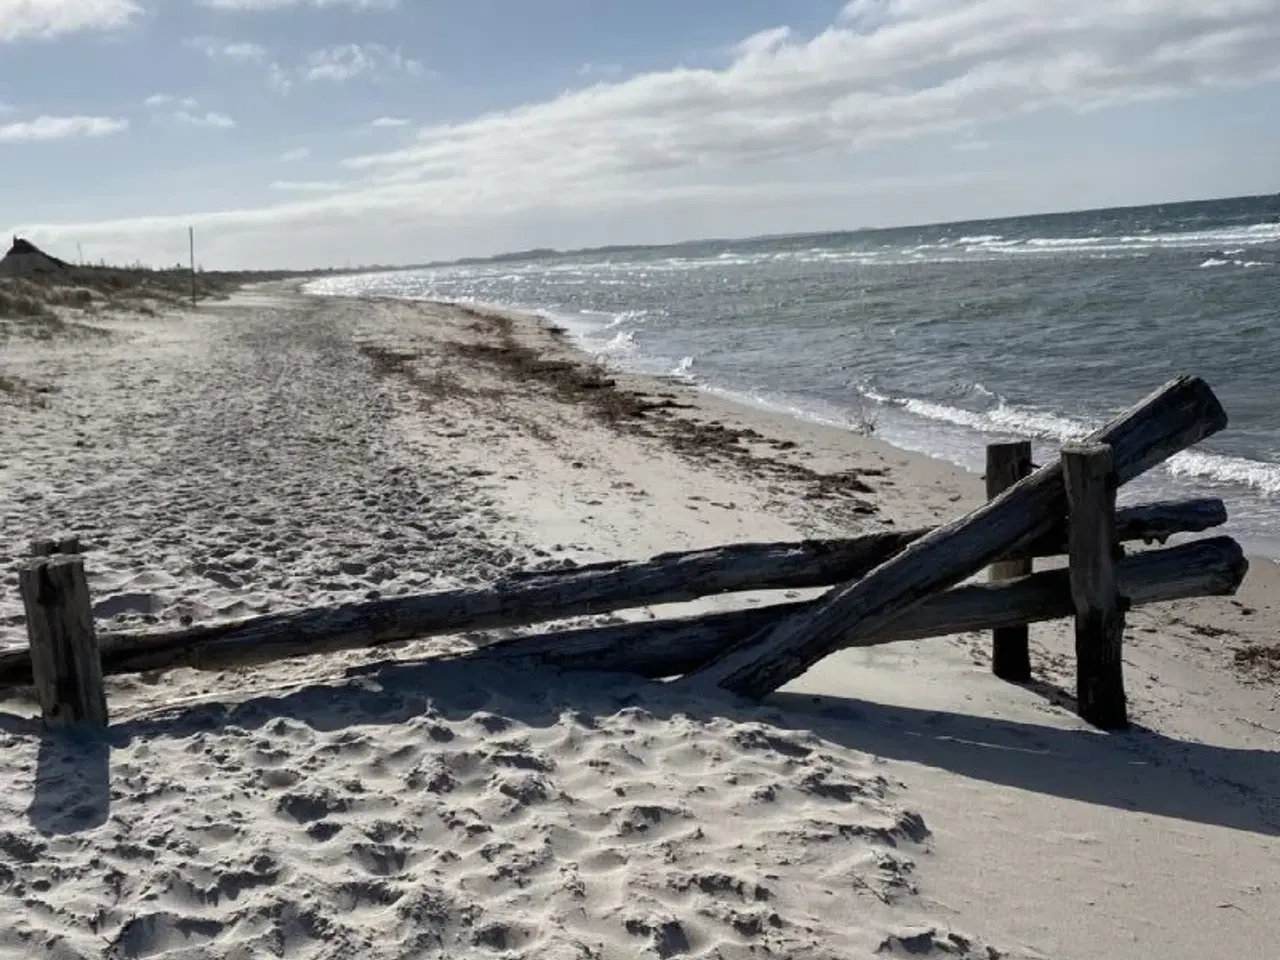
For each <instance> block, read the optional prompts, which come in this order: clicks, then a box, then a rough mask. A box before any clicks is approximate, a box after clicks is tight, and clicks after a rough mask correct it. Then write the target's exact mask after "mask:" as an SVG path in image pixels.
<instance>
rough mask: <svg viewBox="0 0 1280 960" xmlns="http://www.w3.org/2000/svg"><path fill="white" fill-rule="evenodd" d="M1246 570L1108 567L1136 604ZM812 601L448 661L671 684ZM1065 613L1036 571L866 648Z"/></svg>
mask: <svg viewBox="0 0 1280 960" xmlns="http://www.w3.org/2000/svg"><path fill="white" fill-rule="evenodd" d="M1248 569H1249V562H1248V560H1246V559H1245V556H1244V553H1243V551H1242V550H1241V549H1240V545H1239V544H1238V543H1236V542H1235V541H1234V540H1232V539H1231V538H1230V537H1213V538H1210V539H1206V540H1198V541H1195V542H1193V543H1186V544H1182V545H1180V546H1177V547H1166V548H1164V549H1160V550H1148V551H1144V552H1142V553H1138V554H1135V555H1133V556H1131V557H1126V558H1125V559H1123V560H1121V561H1120V562H1119V563H1117V564H1116V577H1117V582H1118V584H1119V589H1120V592H1121V594H1122V595H1123V596H1124V598H1125V600H1126V601H1127V602H1129V603H1130V604H1132V605H1133V606H1143V605H1146V604H1152V603H1168V602H1170V601H1174V600H1186V599H1189V598H1192V597H1210V596H1229V595H1231V594H1233V593H1235V592H1236V590H1237V589H1239V587H1240V584H1241V583H1242V582H1243V580H1244V577H1245V574H1246V573H1247V572H1248ZM820 602H821V601H820V600H807V601H800V602H795V603H783V604H773V605H770V606H763V607H752V608H749V609H745V610H733V611H729V612H726V613H713V614H704V615H702V616H697V617H682V618H678V619H675V618H673V619H668V620H645V621H640V622H630V623H620V624H613V625H610V626H605V627H588V628H583V629H576V630H560V631H555V632H552V633H544V634H538V635H534V636H524V637H515V638H512V639H508V640H499V641H497V642H496V643H492V644H489V645H487V646H484V647H481V648H480V649H478V650H475V651H469V652H468V653H466V654H462V655H461V656H460V657H457V658H451V659H465V660H478V661H486V662H488V661H498V662H518V661H521V660H530V661H535V662H537V663H540V664H544V665H548V666H554V667H560V668H563V669H573V670H606V671H615V672H619V673H636V674H640V675H641V676H645V677H650V678H658V677H674V676H679V675H681V674H685V673H689V672H690V671H693V670H695V669H697V667H698V666H700V665H701V664H703V663H706V662H708V661H710V660H712V659H714V658H715V656H716V655H717V654H718V653H719V652H720V651H722V650H725V649H727V648H728V647H730V646H732V645H733V644H734V643H737V642H738V641H740V640H742V639H744V638H746V637H750V636H752V635H753V634H755V633H757V632H759V631H760V630H762V629H765V628H767V627H769V626H772V625H774V624H777V623H781V622H783V621H785V620H786V619H787V618H789V617H791V616H794V615H796V614H800V613H803V612H805V611H808V610H812V609H813V608H814V607H816V606H817V605H818V604H819V603H820ZM1074 609H1075V608H1074V605H1073V602H1072V598H1071V583H1070V573H1069V571H1068V570H1066V569H1058V570H1045V571H1042V572H1040V573H1034V574H1032V575H1030V576H1028V577H1024V578H1022V579H1019V580H1009V581H1003V582H997V583H982V584H972V585H966V586H962V587H954V588H952V589H951V590H946V591H944V592H942V593H939V594H934V595H933V596H931V597H929V598H928V599H927V600H925V601H923V602H922V603H920V604H918V605H917V606H915V607H912V608H911V609H910V610H909V611H907V612H906V613H904V614H903V615H902V616H901V617H899V618H898V619H897V620H894V621H893V622H892V623H890V624H888V625H887V626H885V628H884V629H883V630H882V631H880V632H878V633H876V634H875V635H874V636H873V637H872V638H871V641H870V644H868V645H879V644H886V643H897V642H899V641H903V640H923V639H926V638H928V637H940V636H949V635H951V634H956V633H967V632H972V631H977V630H993V629H996V628H998V627H1008V626H1015V625H1018V624H1024V623H1038V622H1041V621H1045V620H1060V619H1063V618H1066V617H1070V616H1071V615H1072V614H1073V612H1074ZM371 668H372V669H376V668H377V665H376V664H374V665H371Z"/></svg>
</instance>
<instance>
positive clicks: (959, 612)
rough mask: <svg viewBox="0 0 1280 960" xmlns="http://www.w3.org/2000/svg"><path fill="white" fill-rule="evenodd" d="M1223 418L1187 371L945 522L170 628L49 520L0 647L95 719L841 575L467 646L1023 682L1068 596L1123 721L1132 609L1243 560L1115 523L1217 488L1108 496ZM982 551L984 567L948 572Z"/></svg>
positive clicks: (1223, 588)
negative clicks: (428, 649) (1044, 630)
mask: <svg viewBox="0 0 1280 960" xmlns="http://www.w3.org/2000/svg"><path fill="white" fill-rule="evenodd" d="M1225 425H1226V414H1225V413H1224V412H1223V410H1222V407H1221V405H1220V404H1219V403H1218V401H1217V398H1216V397H1214V395H1213V392H1212V391H1211V390H1210V389H1209V387H1208V386H1207V385H1206V384H1205V383H1204V382H1203V381H1201V380H1199V379H1196V378H1179V379H1177V380H1174V381H1171V382H1170V383H1168V384H1166V385H1165V386H1164V387H1162V388H1161V389H1159V390H1157V391H1155V392H1154V393H1152V394H1151V395H1150V396H1149V397H1147V398H1146V399H1145V400H1143V401H1142V402H1141V403H1139V404H1137V405H1135V406H1134V407H1132V408H1131V409H1130V410H1128V411H1126V412H1125V413H1124V414H1122V415H1121V416H1119V417H1117V418H1116V419H1115V420H1113V421H1112V422H1111V423H1109V424H1107V425H1106V426H1105V427H1102V428H1101V429H1099V430H1097V431H1095V432H1094V433H1093V434H1092V435H1090V436H1089V437H1088V438H1086V439H1085V440H1084V441H1083V442H1081V443H1077V444H1068V445H1067V446H1065V447H1064V448H1063V449H1062V453H1061V457H1060V458H1059V459H1057V460H1055V462H1053V463H1050V464H1047V465H1045V466H1042V467H1040V468H1038V469H1036V468H1034V467H1033V465H1032V463H1031V456H1030V446H1029V444H1025V443H1019V444H996V445H993V446H992V447H990V448H988V460H987V490H988V496H989V500H988V502H987V503H986V504H985V505H983V506H982V507H980V508H979V509H977V510H975V511H973V512H971V513H969V514H967V515H966V516H964V517H961V518H959V519H957V520H955V521H953V522H951V523H948V524H945V525H943V526H939V527H931V528H924V529H918V530H909V531H892V532H882V533H873V534H867V535H864V536H858V537H850V538H842V539H830V540H806V541H801V542H786V543H758V544H737V545H732V546H725V547H718V548H714V549H710V550H697V551H685V552H680V553H670V554H663V555H661V556H658V557H654V558H652V559H650V560H646V561H638V562H613V563H601V564H594V565H591V566H584V567H578V568H575V569H572V570H564V571H555V572H537V573H527V574H519V575H515V576H512V577H509V578H508V579H506V580H504V581H502V582H500V583H497V584H493V585H491V586H487V587H482V588H473V589H463V590H453V591H444V592H437V593H430V594H423V595H418V596H411V597H397V598H392V599H383V600H375V601H367V602H360V603H346V604H336V605H331V606H325V607H316V608H310V609H305V610H298V611H291V612H286V613H278V614H267V615H263V616H259V617H253V618H250V619H246V620H240V621H236V622H231V623H219V624H212V625H205V626H193V627H187V628H183V629H179V630H149V631H143V632H109V633H103V634H101V635H98V634H97V633H96V632H95V630H94V625H93V618H92V614H91V607H90V600H89V590H88V586H87V583H86V579H85V572H84V563H83V558H82V556H81V555H80V544H79V543H78V541H76V540H74V539H71V540H65V541H60V542H54V541H43V542H40V543H37V544H33V550H32V552H33V554H34V558H33V559H32V560H31V562H30V563H29V564H28V565H27V566H26V567H25V568H24V570H23V571H22V574H21V578H20V582H21V590H22V596H23V601H24V605H25V609H26V614H27V624H28V634H29V637H30V648H29V649H27V650H10V651H4V652H0V687H4V686H13V685H19V684H33V685H34V686H35V689H36V694H37V697H38V700H39V702H40V705H41V709H42V712H43V715H44V718H45V720H46V722H48V723H50V724H55V725H61V724H73V723H87V724H91V725H97V726H103V725H105V724H106V723H107V704H106V697H105V694H104V692H103V676H104V675H111V674H122V673H136V672H140V671H148V670H159V669H166V668H173V667H194V668H199V669H222V668H228V667H244V666H250V665H254V664H260V663H265V662H269V661H274V660H280V659H285V658H290V657H297V656H305V655H313V654H320V653H327V652H333V651H338V650H349V649H356V648H366V647H376V646H381V645H386V644H392V643H399V642H402V641H406V640H412V639H418V638H423V637H428V636H432V635H439V634H447V633H456V632H459V631H463V630H467V631H476V630H492V629H497V628H504V627H519V626H529V625H532V624H536V623H545V622H551V621H557V620H563V619H565V618H568V617H574V616H582V615H591V614H602V613H609V612H613V611H617V610H624V609H629V608H637V607H642V606H653V605H657V604H664V603H674V602H680V601H688V600H694V599H698V598H700V597H705V596H709V595H713V594H723V593H730V592H738V591H746V590H751V591H757V590H771V589H796V588H806V587H831V588H832V589H830V590H829V591H828V592H827V593H826V594H825V595H823V596H822V597H820V598H818V599H816V600H811V601H803V602H798V603H781V604H775V605H770V606H764V607H756V608H751V609H746V610H735V611H730V612H725V613H715V614H705V615H702V616H694V617H683V618H668V619H665V620H657V621H646V622H642V623H624V624H615V625H610V626H604V627H598V626H597V627H586V628H579V629H573V630H561V631H556V632H552V633H543V634H538V635H532V636H521V637H516V638H513V639H507V640H502V641H498V642H495V643H492V644H490V645H487V646H483V647H480V648H478V649H476V650H474V651H471V652H468V653H466V654H463V655H461V659H466V660H474V661H477V662H493V661H503V662H529V661H536V662H539V663H544V664H548V665H551V666H555V667H559V668H562V669H588V670H609V671H626V672H632V673H636V674H639V675H642V676H645V677H650V678H671V677H679V678H681V679H680V680H679V681H677V682H679V683H683V684H688V685H694V686H698V685H714V686H717V687H720V688H723V689H724V690H727V691H731V692H734V693H738V694H741V695H745V696H749V697H755V698H759V697H763V696H765V695H766V694H768V693H770V692H772V691H773V690H776V689H777V688H778V687H780V686H782V685H783V684H785V683H787V682H788V681H790V680H792V679H794V678H795V677H797V676H799V675H800V674H801V673H803V672H804V671H805V670H807V669H808V668H809V667H810V666H812V665H813V664H814V663H816V662H817V661H818V660H820V659H821V658H823V657H825V656H827V655H828V654H830V653H832V652H833V651H835V650H838V649H843V648H848V647H859V646H871V645H875V644H883V643H892V642H895V641H900V640H914V639H921V638H925V637H932V636H945V635H949V634H954V633H959V632H964V631H972V630H991V631H992V633H993V637H992V642H993V656H992V669H993V670H994V672H995V673H996V674H997V675H998V676H1000V677H1002V678H1004V679H1007V680H1011V681H1018V682H1021V681H1026V680H1029V679H1030V677H1031V659H1030V651H1029V647H1028V633H1027V624H1029V623H1034V622H1039V621H1044V620H1054V619H1060V618H1064V617H1074V618H1075V628H1076V660H1077V691H1076V692H1077V703H1078V710H1079V713H1080V715H1081V716H1083V717H1084V718H1085V719H1087V720H1088V721H1089V722H1091V723H1093V724H1095V725H1097V726H1100V727H1103V728H1106V729H1118V728H1121V727H1123V726H1125V725H1126V723H1127V716H1126V705H1125V694H1124V683H1123V676H1122V664H1121V642H1122V636H1123V631H1124V614H1125V611H1126V610H1127V609H1128V608H1129V607H1132V606H1135V605H1142V604H1149V603H1164V602H1169V601H1173V600H1180V599H1186V598H1190V597H1200V596H1210V595H1223V594H1232V593H1234V592H1235V591H1236V589H1237V588H1238V587H1239V585H1240V583H1241V582H1242V581H1243V579H1244V576H1245V573H1246V571H1247V569H1248V564H1247V562H1246V560H1245V558H1244V555H1243V552H1242V551H1241V549H1240V547H1239V545H1238V544H1237V543H1236V542H1235V541H1233V540H1231V539H1230V538H1228V537H1212V538H1206V539H1200V540H1195V541H1192V542H1189V543H1185V544H1182V545H1180V546H1175V547H1162V548H1160V549H1151V550H1143V551H1139V552H1136V553H1134V554H1132V555H1128V556H1126V555H1125V551H1124V548H1123V544H1125V543H1128V542H1133V541H1144V542H1147V543H1150V542H1153V541H1158V542H1160V543H1161V544H1163V543H1164V542H1165V541H1166V540H1167V538H1168V537H1170V536H1172V535H1174V534H1180V533H1198V532H1202V531H1204V530H1208V529H1211V528H1213V527H1216V526H1219V525H1221V524H1222V523H1224V522H1225V521H1226V517H1227V514H1226V509H1225V507H1224V506H1223V504H1222V502H1221V501H1219V500H1186V501H1179V502H1170V503H1155V504H1149V505H1144V506H1136V507H1127V508H1123V509H1119V510H1117V509H1116V505H1115V496H1116V489H1117V487H1118V486H1119V485H1120V484H1123V483H1125V482H1127V481H1129V480H1131V479H1133V478H1134V477H1136V476H1138V475H1139V474H1141V473H1143V472H1144V471H1146V470H1148V469H1150V468H1151V467H1153V466H1156V465H1157V464H1159V463H1160V462H1162V461H1163V460H1165V459H1167V458H1168V457H1170V456H1172V455H1173V454H1174V453H1177V452H1178V451H1180V450H1183V449H1186V448H1187V447H1189V446H1191V445H1192V444H1194V443H1196V442H1198V441H1199V440H1201V439H1203V438H1205V437H1207V436H1210V435H1211V434H1213V433H1215V432H1217V431H1218V430H1221V429H1222V428H1223V427H1224V426H1225ZM1059 555H1066V557H1067V558H1068V564H1067V566H1066V567H1065V568H1060V569H1051V570H1045V571H1041V572H1038V573H1037V572H1033V569H1032V562H1033V560H1034V558H1037V557H1050V556H1059ZM984 567H988V568H989V570H990V572H989V577H988V582H986V583H970V584H967V585H964V586H960V585H959V584H961V583H962V581H965V580H967V579H969V578H970V577H972V576H973V575H974V574H975V573H978V572H980V571H981V570H982V569H983V568H984ZM454 659H457V658H454Z"/></svg>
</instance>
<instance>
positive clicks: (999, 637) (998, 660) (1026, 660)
mask: <svg viewBox="0 0 1280 960" xmlns="http://www.w3.org/2000/svg"><path fill="white" fill-rule="evenodd" d="M1032 470H1033V467H1032V464H1031V442H1030V441H1029V440H1019V441H1016V442H1014V443H992V444H988V446H987V499H988V500H994V499H995V498H996V497H998V496H1000V494H1002V493H1004V492H1005V491H1006V490H1008V489H1009V488H1010V487H1012V486H1013V485H1014V484H1015V483H1017V482H1018V481H1019V480H1021V479H1022V478H1023V477H1029V476H1030V475H1031V472H1032ZM1031 570H1032V566H1031V560H1030V559H1027V560H1006V561H1003V562H1001V563H993V564H992V565H991V566H990V568H989V571H990V572H989V574H988V577H989V579H990V580H991V581H992V582H993V583H994V582H998V581H1001V580H1013V579H1015V578H1017V577H1025V576H1026V575H1027V574H1029V573H1031ZM991 672H992V673H994V674H995V675H996V676H997V677H999V678H1000V679H1001V680H1008V681H1011V682H1013V683H1026V682H1027V681H1029V680H1030V679H1031V649H1030V631H1029V630H1028V628H1027V627H1025V626H1021V627H999V628H997V629H995V630H992V631H991Z"/></svg>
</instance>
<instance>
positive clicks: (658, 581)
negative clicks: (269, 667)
mask: <svg viewBox="0 0 1280 960" xmlns="http://www.w3.org/2000/svg"><path fill="white" fill-rule="evenodd" d="M1226 519H1227V511H1226V507H1225V506H1224V505H1223V503H1222V501H1221V500H1187V501H1178V502H1171V503H1154V504H1148V505H1144V506H1136V507H1130V508H1127V509H1126V510H1122V511H1120V513H1119V522H1120V525H1121V530H1122V532H1123V535H1124V536H1125V537H1126V538H1127V539H1132V540H1146V541H1150V540H1164V539H1166V538H1167V537H1169V536H1171V535H1174V534H1177V533H1194V532H1199V531H1203V530H1207V529H1210V528H1212V527H1216V526H1220V525H1221V524H1223V523H1225V522H1226ZM929 529H931V528H924V529H919V530H905V531H893V532H882V533H872V534H867V535H865V536H861V537H852V538H847V539H837V540H805V541H800V542H784V543H745V544H734V545H731V546H725V547H717V548H714V549H711V550H694V551H685V552H680V553H668V554H662V555H660V556H657V557H654V558H653V559H651V560H646V561H641V562H635V561H621V562H609V563H598V564H592V565H590V566H582V567H577V568H575V569H572V570H560V571H555V572H548V573H531V574H522V575H518V576H515V577H512V578H511V579H510V580H508V581H505V582H503V583H499V584H497V585H494V586H492V587H484V588H480V589H466V590H457V591H448V592H442V593H434V594H425V595H420V596H412V597H392V598H388V599H385V600H376V601H368V602H361V603H351V604H341V605H337V606H326V607H317V608H312V609H308V610H300V611H289V612H283V613H274V614H266V615H264V616H258V617H253V618H250V619H247V620H239V621H231V622H227V623H217V624H207V625H203V626H193V627H185V628H181V629H178V630H163V631H154V630H152V631H138V632H129V631H118V632H112V633H107V632H104V633H102V634H101V635H100V636H99V638H98V639H99V645H100V647H101V648H102V656H103V663H104V664H105V665H106V669H107V670H108V672H111V673H117V672H130V670H132V671H134V672H137V671H141V670H158V669H163V668H165V667H168V666H173V665H177V664H178V663H184V664H186V665H188V666H190V665H192V662H191V660H190V658H189V657H187V652H188V651H189V650H192V649H206V648H207V646H208V645H209V644H211V643H212V642H213V641H226V643H227V645H228V646H229V647H232V648H234V647H235V646H236V645H237V644H239V643H245V644H258V645H259V650H260V653H261V657H262V660H263V661H264V662H265V661H269V660H278V659H283V658H285V657H287V656H302V655H306V654H309V653H324V652H331V651H334V650H346V649H354V648H359V647H369V646H378V645H381V644H387V643H397V642H399V641H403V640H412V639H417V638H421V637H428V636H433V635H438V634H443V633H450V632H456V631H458V630H487V629H497V628H500V627H515V626H525V625H528V624H531V623H538V622H540V621H546V620H556V619H563V618H567V617H573V616H585V615H590V614H598V613H610V612H612V611H614V610H622V609H626V608H628V607H639V606H651V605H657V604H663V603H678V602H681V601H686V600H695V599H698V598H700V597H705V596H710V595H712V594H718V593H729V592H734V591H741V590H783V589H801V588H805V587H826V586H830V585H831V584H833V583H841V582H843V581H845V580H849V579H852V578H854V577H859V576H862V575H863V574H865V573H866V572H867V571H869V570H871V569H873V568H875V567H876V566H878V565H879V564H880V563H882V562H884V561H885V560H887V559H888V558H889V557H891V556H893V555H894V554H895V553H899V552H901V551H902V550H903V549H905V548H906V546H907V545H908V544H910V543H911V542H912V541H914V540H917V539H919V538H920V537H922V536H924V535H925V534H926V533H928V532H929ZM1065 550H1066V531H1065V528H1061V529H1055V530H1054V531H1052V532H1051V533H1050V534H1049V535H1048V536H1045V537H1042V538H1040V539H1039V540H1037V541H1036V542H1034V543H1033V544H1031V545H1030V546H1029V547H1027V548H1025V550H1024V551H1023V553H1024V554H1025V553H1029V554H1034V555H1035V556H1053V555H1056V554H1061V553H1063V552H1064V551H1065ZM213 656H214V654H212V653H211V654H210V657H211V659H210V661H209V665H210V666H216V665H217V664H218V663H219V662H220V661H217V660H214V659H212V658H213ZM232 656H233V657H238V656H239V654H238V653H233V654H232ZM116 663H120V664H129V665H131V666H129V668H128V669H124V668H123V667H122V668H121V669H116V668H115V667H113V666H112V665H113V664H116ZM30 677H31V661H30V657H29V655H28V653H27V651H26V650H6V651H0V685H5V684H16V683H24V682H26V683H29V682H30Z"/></svg>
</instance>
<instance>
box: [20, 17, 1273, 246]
mask: <svg viewBox="0 0 1280 960" xmlns="http://www.w3.org/2000/svg"><path fill="white" fill-rule="evenodd" d="M1276 117H1280V0H844V2H842V0H835V2H832V0H785V2H784V0H643V2H640V0H466V2H465V3H464V2H462V0H0V227H4V225H6V224H7V225H8V226H7V227H6V228H5V234H9V233H19V234H21V235H24V236H28V237H30V238H31V239H32V240H34V241H35V242H36V243H38V244H40V245H41V246H43V247H45V248H46V249H48V250H49V251H50V252H51V253H55V254H57V255H60V256H63V257H65V258H67V259H77V258H78V257H80V256H83V257H84V258H85V259H87V260H90V261H95V262H96V261H98V260H106V261H108V262H112V263H123V262H134V261H141V262H144V263H150V264H172V263H174V262H177V261H181V260H185V258H186V255H187V227H188V226H192V227H194V229H195V233H196V243H197V258H198V260H199V262H200V264H201V265H202V266H204V267H206V268H209V269H230V268H237V269H239V268H263V269H267V268H304V267H323V266H345V265H359V264H374V263H380V264H398V263H420V262H425V261H428V260H437V259H452V258H456V257H463V256H477V255H486V254H492V253H499V252H503V251H511V250H519V249H526V248H530V247H557V248H573V247H583V246H596V245H603V244H622V243H665V242H674V241H678V240H685V239H692V238H702V237H735V236H751V235H760V234H769V233H794V232H809V231H821V230H845V229H856V228H859V227H869V226H891V225H900V224H909V223H926V222H938V221H947V220H962V219H970V218H985V217H997V216H1007V215H1015V214H1021V213H1036V212H1048V211H1058V210H1071V209H1087V208H1094V207H1105V206H1118V205H1129V204H1143V203H1154V202H1164V201H1173V200H1181V199H1197V198H1206V197H1221V196H1236V195H1244V194H1255V193H1273V192H1276V191H1278V190H1280V123H1277V122H1276V120H1275V118H1276ZM5 234H0V235H5Z"/></svg>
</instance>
